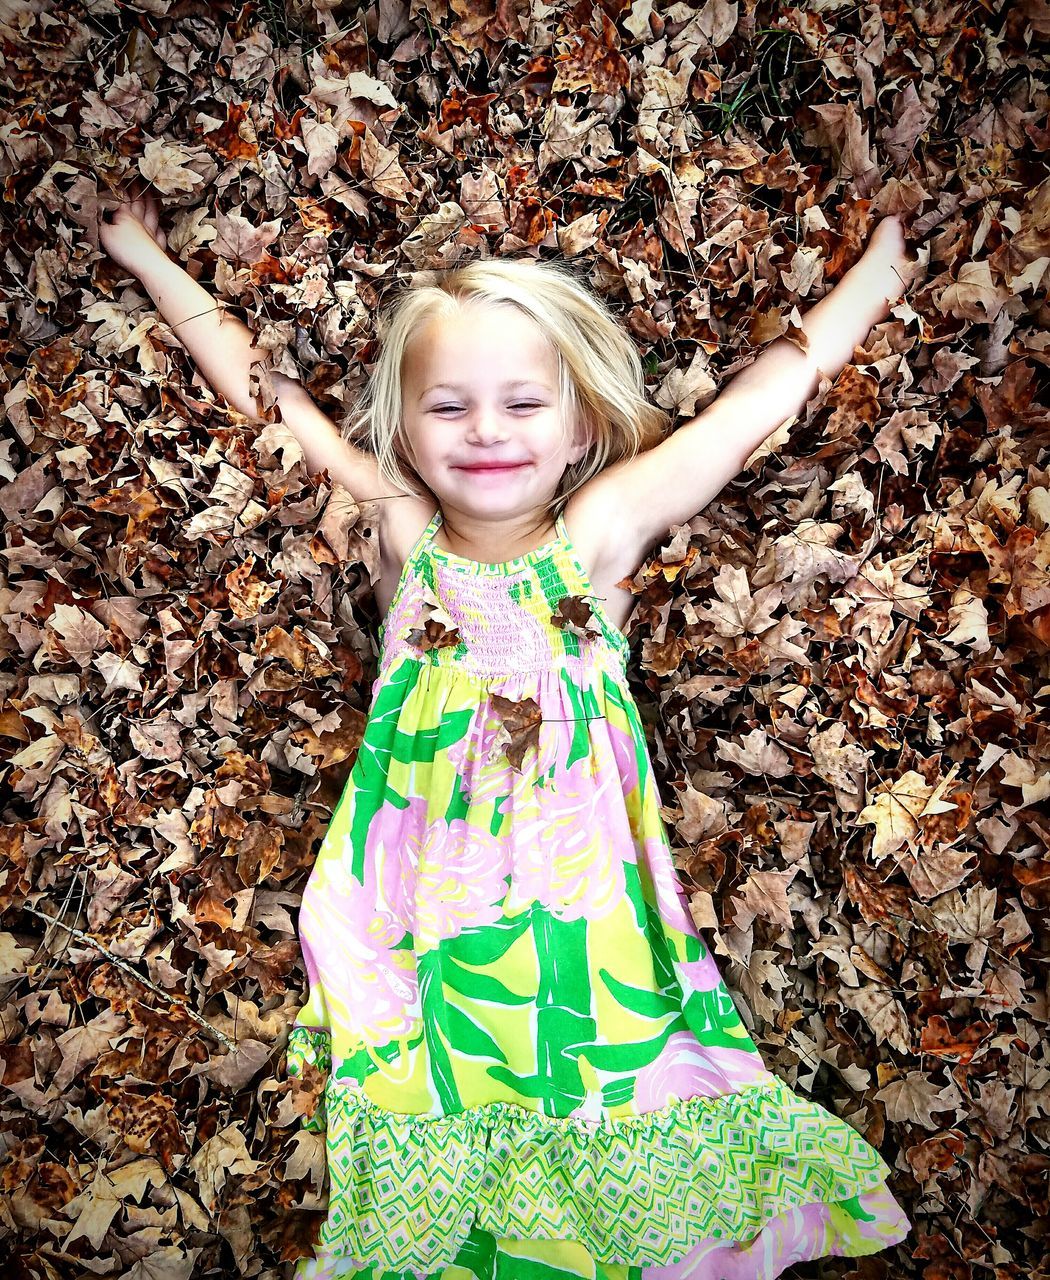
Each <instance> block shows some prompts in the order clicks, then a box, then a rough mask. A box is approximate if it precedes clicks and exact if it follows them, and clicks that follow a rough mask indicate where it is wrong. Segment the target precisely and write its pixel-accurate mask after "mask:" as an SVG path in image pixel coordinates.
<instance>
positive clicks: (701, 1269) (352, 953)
mask: <svg viewBox="0 0 1050 1280" xmlns="http://www.w3.org/2000/svg"><path fill="white" fill-rule="evenodd" d="M440 523H441V515H440V512H438V513H436V514H435V516H434V518H433V519H432V520H431V521H430V523H429V524H428V526H427V528H426V529H425V530H424V531H423V533H422V534H421V535H420V537H419V539H418V541H417V542H416V545H415V547H414V548H413V550H412V552H411V554H410V556H409V558H408V560H407V561H406V563H405V566H404V569H403V572H402V575H401V579H400V581H399V583H398V586H397V590H396V593H395V595H394V598H393V600H392V603H391V606H390V609H389V611H388V613H387V616H386V619H385V621H384V623H383V625H382V627H381V628H380V650H381V656H380V663H379V673H378V675H377V677H376V680H375V682H374V684H373V686H372V698H373V702H372V707H371V710H370V714H369V718H368V721H367V726H366V728H365V732H364V737H363V740H362V742H361V745H360V749H359V751H358V755H357V757H356V759H355V762H354V767H353V769H352V771H351V773H350V775H349V778H348V780H347V783H346V787H345V789H344V791H343V794H342V796H341V798H340V800H339V802H338V804H337V806H336V809H335V811H334V813H333V815H332V821H331V825H330V827H329V829H328V831H327V833H326V835H325V839H324V841H323V843H322V846H321V849H320V851H319V853H318V857H317V862H316V864H315V866H314V868H313V871H312V873H311V875H310V877H309V881H308V883H307V886H306V889H305V892H304V895H303V901H302V911H301V914H300V926H299V927H300V937H301V943H302V949H303V956H304V962H305V966H306V971H307V976H308V978H309V983H310V986H309V993H308V1000H307V1002H306V1004H305V1005H304V1006H303V1007H302V1009H301V1010H300V1011H299V1014H298V1015H297V1018H296V1021H295V1024H294V1026H293V1028H292V1030H291V1033H290V1039H289V1044H288V1055H287V1069H288V1072H289V1074H291V1075H296V1074H298V1073H300V1072H301V1071H302V1069H303V1066H304V1064H305V1063H307V1062H310V1063H313V1064H315V1065H317V1066H319V1067H320V1069H321V1070H322V1071H323V1072H324V1073H325V1075H326V1079H327V1085H326V1088H325V1093H324V1101H323V1108H321V1109H319V1110H318V1113H317V1114H316V1115H315V1116H314V1117H313V1118H312V1119H311V1120H310V1121H308V1122H307V1127H308V1128H312V1129H313V1130H314V1131H315V1132H317V1131H321V1130H326V1150H327V1159H328V1173H329V1200H328V1212H327V1217H326V1219H325V1221H324V1222H323V1224H322V1227H321V1231H320V1235H319V1239H318V1242H317V1246H316V1254H315V1257H314V1258H313V1259H301V1260H300V1261H299V1263H298V1264H297V1265H296V1268H295V1280H322V1278H323V1280H334V1278H335V1277H351V1276H353V1277H358V1276H359V1277H360V1278H361V1280H399V1278H404V1280H408V1278H409V1277H414V1278H416V1280H421V1278H422V1277H425V1276H434V1277H438V1276H439V1277H441V1278H442V1280H577V1278H579V1280H604V1278H608V1280H686V1277H691V1278H693V1280H744V1278H746V1280H772V1278H773V1277H774V1276H777V1275H779V1274H780V1273H781V1272H782V1271H783V1270H784V1269H785V1268H787V1267H789V1266H790V1265H791V1264H793V1263H795V1262H799V1261H803V1260H806V1259H810V1258H816V1257H821V1256H826V1255H832V1254H838V1255H848V1256H857V1255H862V1254H870V1253H875V1252H878V1251H879V1250H882V1249H884V1248H886V1247H887V1246H889V1245H892V1244H894V1243H896V1242H898V1241H900V1240H902V1239H903V1238H904V1237H905V1236H906V1235H907V1233H908V1231H909V1229H910V1223H909V1221H908V1219H907V1218H906V1216H905V1214H904V1213H903V1211H902V1209H901V1207H900V1205H898V1203H897V1202H896V1200H895V1199H894V1198H893V1196H892V1195H891V1194H890V1191H889V1189H888V1187H887V1185H886V1179H887V1177H888V1176H889V1173H890V1170H889V1168H888V1166H887V1165H886V1163H885V1162H884V1161H883V1159H882V1158H881V1156H880V1155H879V1154H878V1152H877V1151H875V1150H874V1148H872V1147H871V1146H869V1144H868V1143H867V1142H866V1141H865V1140H864V1139H863V1138H862V1137H861V1135H860V1134H859V1133H858V1132H857V1131H856V1130H854V1129H853V1128H852V1127H851V1126H850V1125H849V1124H847V1123H845V1122H844V1121H843V1120H841V1119H839V1118H838V1117H837V1116H835V1115H833V1114H831V1113H830V1112H828V1111H826V1110H825V1109H824V1108H822V1107H821V1106H819V1105H818V1104H817V1103H815V1102H812V1101H809V1100H807V1099H806V1098H803V1097H801V1096H799V1095H796V1094H795V1093H794V1092H793V1091H792V1090H791V1089H790V1088H789V1087H788V1086H787V1085H786V1084H785V1083H784V1082H783V1081H782V1080H781V1079H780V1078H779V1077H777V1076H775V1075H773V1074H772V1073H771V1072H769V1071H768V1070H767V1069H766V1067H765V1066H764V1064H763V1061H762V1058H761V1057H760V1055H759V1053H758V1051H757V1049H756V1048H755V1045H754V1043H753V1042H752V1041H751V1039H750V1037H749V1036H748V1034H747V1032H746V1030H745V1027H744V1025H743V1023H742V1022H741V1019H740V1017H739V1014H738V1013H737V1010H736V1007H735V1006H734V1004H733V1000H732V998H731V997H730V995H729V992H728V991H727V989H726V987H725V985H724V983H723V982H722V979H721V977H720V975H719V971H718V969H717V967H716V964H715V961H714V959H713V957H712V955H711V953H710V951H709V950H708V948H707V947H706V946H705V944H704V942H703V941H702V940H701V938H700V936H699V934H698V931H697V929H696V927H695V925H694V923H693V920H692V918H691V916H690V914H689V911H688V908H687V905H686V896H685V893H684V891H683V890H682V889H681V887H680V885H679V882H678V879H677V876H676V873H675V870H674V866H673V863H672V858H671V850H670V844H669V841H668V838H667V834H666V831H665V828H664V826H663V822H662V818H661V815H660V813H659V806H660V798H659V796H658V793H657V787H656V784H655V779H654V774H653V770H652V766H651V762H650V757H649V754H648V750H647V745H646V741H645V736H644V730H643V727H642V723H641V720H640V717H639V713H638V709H637V705H636V703H635V702H634V699H633V697H632V695H631V693H630V692H629V690H628V687H627V682H626V679H625V662H626V659H627V656H628V643H627V640H626V638H625V637H624V635H623V633H622V632H620V631H619V630H618V629H617V628H616V627H615V626H613V625H612V624H611V623H610V622H609V620H608V619H607V617H606V616H605V614H604V613H603V610H602V605H601V601H600V600H599V599H597V598H595V597H594V595H593V594H592V589H591V586H590V584H589V582H588V580H587V574H586V571H585V569H584V568H583V566H582V565H581V564H580V562H579V559H578V556H577V553H576V552H575V550H574V548H573V545H572V542H571V540H570V538H569V536H568V534H567V532H566V528H565V523H564V520H563V519H562V518H559V519H558V521H557V525H556V536H555V537H554V538H553V539H552V540H551V541H549V542H548V543H546V544H545V545H543V546H541V547H538V548H536V549H535V550H533V551H530V552H527V553H526V554H525V555H521V556H518V557H516V558H515V559H513V560H508V561H505V562H503V563H500V564H482V563H479V562H477V561H473V560H468V559H465V558H464V557H461V556H458V555H455V554H453V553H451V552H449V551H446V550H444V549H443V548H440V547H438V546H436V545H435V542H434V535H435V533H436V531H437V529H438V528H439V526H440ZM566 595H569V596H579V597H586V599H587V601H588V603H589V604H590V606H591V609H592V611H593V612H592V616H591V618H590V620H589V621H588V622H587V623H585V624H580V623H579V621H578V617H577V618H574V624H575V625H567V626H561V625H558V621H556V620H555V615H557V616H558V618H559V619H563V618H564V617H565V614H566V610H564V609H563V610H562V611H560V612H559V608H558V606H559V602H560V601H561V600H562V598H563V597H565V596H566ZM570 607H571V606H570ZM497 695H498V697H500V698H503V699H507V700H508V701H509V702H510V703H514V704H523V705H521V706H520V713H521V714H519V713H518V712H513V709H509V708H508V705H507V703H503V704H501V705H500V704H496V703H494V701H493V699H494V697H496V696H497ZM530 699H531V700H532V703H530V702H529V701H528V700H530ZM533 704H535V705H536V706H538V708H539V713H540V719H539V723H538V727H537V726H536V724H535V723H533V725H532V741H531V742H530V741H529V739H528V738H526V739H525V741H526V742H527V743H528V744H529V745H527V746H526V747H525V750H524V754H523V755H522V756H521V760H520V769H517V768H515V767H513V765H512V763H511V760H510V758H509V756H508V752H510V753H511V754H515V753H516V751H518V750H521V747H522V734H524V733H526V732H527V731H528V728H529V717H528V714H527V712H528V710H529V708H530V707H531V706H532V705H533ZM508 710H511V711H512V714H511V715H510V717H509V719H510V723H511V724H512V725H513V726H515V735H516V736H515V737H513V738H509V739H508V733H507V731H503V732H501V724H502V722H503V720H504V719H505V718H508V716H507V713H508ZM515 717H516V718H515ZM533 718H534V719H535V716H534V717H533ZM515 744H516V745H515Z"/></svg>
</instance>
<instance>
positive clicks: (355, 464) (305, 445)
mask: <svg viewBox="0 0 1050 1280" xmlns="http://www.w3.org/2000/svg"><path fill="white" fill-rule="evenodd" d="M99 242H100V243H101V245H102V247H103V248H104V249H105V250H106V252H107V253H108V254H109V255H110V256H111V257H112V258H113V259H114V260H115V261H116V262H118V263H119V264H120V265H121V266H123V267H124V268H125V269H126V270H128V271H130V272H131V273H132V274H133V275H134V276H136V277H137V278H138V279H139V280H140V281H141V282H142V285H143V287H144V288H145V289H146V291H147V293H149V295H150V297H151V298H152V299H153V301H154V302H155V303H156V305H157V309H158V311H159V312H160V313H161V315H162V316H163V317H164V319H165V320H166V321H167V323H168V324H169V325H170V327H171V328H172V329H173V330H174V332H175V335H176V337H177V338H178V339H179V341H180V342H182V343H183V345H184V346H185V347H186V350H187V351H188V352H189V353H190V356H191V357H192V359H193V362H194V364H195V365H196V366H197V368H198V369H199V370H200V371H201V373H202V374H203V375H204V377H205V379H206V380H207V382H208V384H209V385H210V386H211V387H212V389H213V390H214V391H216V392H217V393H218V394H219V395H221V396H222V398H223V399H224V400H225V401H226V402H227V404H229V405H231V406H232V407H233V408H234V409H236V410H237V411H238V412H239V413H242V414H244V415H245V417H247V418H252V419H255V420H257V421H262V418H263V415H262V413H261V412H260V409H259V405H258V403H257V402H256V400H255V399H254V398H253V397H252V396H250V395H249V386H248V374H249V368H250V366H251V365H252V364H254V363H256V362H257V361H259V360H261V359H263V353H262V352H260V351H259V349H258V348H256V347H253V346H252V334H251V331H250V330H249V329H248V327H247V325H245V324H244V323H243V322H242V321H240V320H238V319H237V318H236V317H235V316H233V315H232V314H231V313H230V312H229V311H228V310H226V308H224V307H222V306H220V305H219V304H218V303H217V302H216V300H215V298H214V297H213V296H212V295H211V294H210V293H209V292H208V291H207V290H206V289H204V288H203V287H202V286H201V285H199V284H198V283H197V282H196V280H194V279H193V277H192V276H190V275H189V273H188V272H186V271H184V270H183V269H182V267H180V266H179V264H178V263H177V262H174V261H173V260H172V259H171V258H169V257H168V255H167V253H166V252H165V249H164V245H165V243H166V242H165V238H164V233H163V232H162V231H160V229H159V219H158V209H157V206H156V202H155V201H153V200H151V199H150V198H149V197H139V198H137V199H135V200H131V201H126V202H125V203H124V204H122V205H121V207H120V208H118V209H117V210H116V211H115V213H114V216H113V220H112V222H103V223H102V224H101V225H100V227H99ZM272 376H273V381H274V386H275V387H276V389H277V403H278V405H279V406H280V410H281V417H282V420H283V422H284V425H285V426H287V427H288V429H289V431H291V432H292V434H293V435H294V436H295V438H296V439H297V440H298V442H299V444H300V446H301V448H302V450H303V454H304V455H305V458H306V465H307V467H308V469H309V470H310V472H311V473H313V474H315V473H318V472H320V471H322V470H324V469H325V468H327V470H328V472H329V474H330V475H331V477H332V479H333V480H335V481H337V482H338V483H339V484H341V485H343V486H344V487H345V488H347V489H349V490H350V492H351V493H352V494H353V495H354V496H355V497H357V498H360V499H362V500H364V499H369V498H373V497H375V496H376V495H377V494H378V493H379V489H378V485H379V476H378V470H377V467H376V463H375V459H374V458H373V456H372V455H371V454H370V453H366V452H365V451H364V450H362V449H357V448H355V447H354V446H353V445H352V444H350V442H349V441H347V440H344V439H343V437H342V436H341V435H340V434H339V431H338V429H337V428H336V426H335V424H334V423H333V422H332V420H331V419H330V418H329V417H328V416H327V415H326V414H325V413H323V412H322V411H321V410H320V409H319V408H318V407H317V405H316V404H315V403H314V402H313V400H312V399H311V398H310V396H309V394H308V393H307V392H306V391H305V390H304V389H303V387H302V385H301V384H300V383H298V382H296V381H294V380H293V379H292V378H286V377H284V375H282V374H279V373H275V374H273V375H272Z"/></svg>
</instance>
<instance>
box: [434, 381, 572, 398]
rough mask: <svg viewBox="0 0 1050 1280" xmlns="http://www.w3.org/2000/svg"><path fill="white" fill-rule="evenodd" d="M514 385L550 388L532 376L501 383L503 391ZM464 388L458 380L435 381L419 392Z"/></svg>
mask: <svg viewBox="0 0 1050 1280" xmlns="http://www.w3.org/2000/svg"><path fill="white" fill-rule="evenodd" d="M514 387H542V388H543V389H544V391H549V390H550V388H549V387H548V386H547V384H546V383H545V382H544V381H543V380H542V379H532V378H516V379H515V380H514V381H513V382H505V383H504V384H503V390H504V391H511V390H513V388H514ZM463 390H464V388H463V387H462V386H461V384H460V383H458V382H435V383H433V384H432V385H431V386H429V387H425V388H424V389H423V390H422V391H421V392H420V393H419V394H420V396H425V395H426V394H427V392H428V391H463Z"/></svg>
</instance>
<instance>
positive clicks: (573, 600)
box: [551, 595, 601, 640]
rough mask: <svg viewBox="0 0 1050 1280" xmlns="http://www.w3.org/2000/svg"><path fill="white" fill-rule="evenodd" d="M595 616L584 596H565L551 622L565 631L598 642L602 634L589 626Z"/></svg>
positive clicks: (552, 615) (559, 602)
mask: <svg viewBox="0 0 1050 1280" xmlns="http://www.w3.org/2000/svg"><path fill="white" fill-rule="evenodd" d="M593 616H594V615H593V613H592V611H591V606H590V605H589V604H588V602H587V600H586V598H585V597H584V596H572V595H564V596H562V598H561V599H560V600H559V601H558V607H557V609H555V610H554V612H553V613H552V614H551V622H553V623H554V625H555V626H556V627H560V628H561V629H562V630H563V631H572V632H574V633H575V634H576V635H578V636H583V637H585V638H586V637H589V638H590V639H592V640H598V639H599V638H600V636H601V632H600V631H598V630H597V629H596V628H595V627H592V626H589V625H588V623H589V622H590V621H591V618H592V617H593Z"/></svg>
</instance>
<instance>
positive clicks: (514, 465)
mask: <svg viewBox="0 0 1050 1280" xmlns="http://www.w3.org/2000/svg"><path fill="white" fill-rule="evenodd" d="M524 465H525V464H524V463H523V462H486V463H483V464H478V465H471V466H464V467H460V468H458V469H459V470H460V471H469V472H471V474H472V475H486V474H489V473H492V474H498V473H499V472H501V471H517V470H518V468H519V467H523V466H524Z"/></svg>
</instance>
